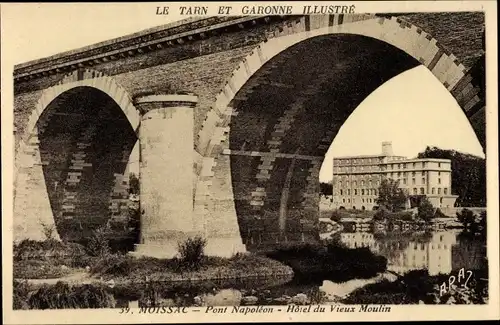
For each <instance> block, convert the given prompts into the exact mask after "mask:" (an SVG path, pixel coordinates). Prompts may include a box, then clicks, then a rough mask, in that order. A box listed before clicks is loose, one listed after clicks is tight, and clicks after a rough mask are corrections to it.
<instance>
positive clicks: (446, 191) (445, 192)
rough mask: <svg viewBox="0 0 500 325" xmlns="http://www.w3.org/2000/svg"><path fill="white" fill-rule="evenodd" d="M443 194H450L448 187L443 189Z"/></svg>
mask: <svg viewBox="0 0 500 325" xmlns="http://www.w3.org/2000/svg"><path fill="white" fill-rule="evenodd" d="M443 192H444V195H447V194H448V188H447V187H445V188H444V189H443Z"/></svg>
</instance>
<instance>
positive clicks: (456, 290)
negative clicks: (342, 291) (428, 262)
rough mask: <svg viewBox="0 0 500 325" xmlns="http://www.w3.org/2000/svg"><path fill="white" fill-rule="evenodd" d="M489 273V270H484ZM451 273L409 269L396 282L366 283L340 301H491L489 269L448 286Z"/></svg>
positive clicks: (413, 302)
mask: <svg viewBox="0 0 500 325" xmlns="http://www.w3.org/2000/svg"><path fill="white" fill-rule="evenodd" d="M485 272H486V273H485ZM449 277H450V275H449V274H439V275H435V276H430V275H429V273H428V271H427V270H413V271H409V272H407V273H406V274H404V275H403V276H400V277H399V278H398V279H397V280H396V281H394V282H390V281H388V280H383V281H380V282H377V283H373V284H369V285H366V286H364V287H362V288H360V289H357V290H355V291H354V292H352V293H351V294H350V295H349V296H348V297H346V298H344V299H342V300H341V302H342V303H345V304H395V305H399V304H485V303H487V301H488V283H487V280H485V279H487V269H483V270H476V272H475V273H474V277H473V278H472V280H471V281H470V282H469V283H468V284H467V288H465V287H463V286H454V287H453V288H452V289H451V290H450V289H449V287H446V290H444V287H443V284H446V285H448V280H449Z"/></svg>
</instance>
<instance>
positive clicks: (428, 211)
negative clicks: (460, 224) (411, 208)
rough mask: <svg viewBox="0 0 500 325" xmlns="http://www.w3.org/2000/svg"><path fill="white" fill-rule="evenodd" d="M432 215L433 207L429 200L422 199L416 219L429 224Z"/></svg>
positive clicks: (433, 212)
mask: <svg viewBox="0 0 500 325" xmlns="http://www.w3.org/2000/svg"><path fill="white" fill-rule="evenodd" d="M434 214H435V211H434V207H433V206H432V204H431V202H430V201H429V199H427V198H426V197H424V198H422V200H421V201H420V204H419V205H418V217H419V218H420V219H421V220H423V221H425V222H430V221H431V220H432V218H434Z"/></svg>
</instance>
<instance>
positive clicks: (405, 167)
mask: <svg viewBox="0 0 500 325" xmlns="http://www.w3.org/2000/svg"><path fill="white" fill-rule="evenodd" d="M384 178H391V179H394V180H397V181H399V186H400V188H403V189H404V190H405V191H406V192H407V194H408V196H409V200H408V202H407V206H406V207H407V208H411V207H415V206H417V205H418V202H419V201H420V199H421V198H422V197H424V196H425V197H427V198H428V199H429V201H430V202H431V203H432V205H433V206H434V207H436V208H441V207H443V208H446V207H453V206H454V205H455V201H456V199H457V197H458V196H457V195H452V191H451V161H450V160H449V159H435V158H423V159H417V158H415V159H408V158H406V157H402V156H395V155H394V154H393V153H392V143H391V142H383V143H382V153H381V154H378V155H367V156H350V157H335V158H334V159H333V179H332V184H333V206H334V207H335V208H341V207H344V208H346V209H362V210H364V209H366V210H373V209H374V208H376V207H377V203H376V199H377V197H378V188H379V186H380V183H381V181H382V180H383V179H384Z"/></svg>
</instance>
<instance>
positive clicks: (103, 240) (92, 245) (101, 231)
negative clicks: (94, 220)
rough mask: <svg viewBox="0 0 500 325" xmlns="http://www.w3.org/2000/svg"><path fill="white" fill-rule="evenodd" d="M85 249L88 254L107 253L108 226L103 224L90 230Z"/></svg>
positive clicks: (101, 254) (108, 249)
mask: <svg viewBox="0 0 500 325" xmlns="http://www.w3.org/2000/svg"><path fill="white" fill-rule="evenodd" d="M85 250H86V251H87V254H89V255H90V256H104V255H107V254H109V252H110V248H109V241H108V227H107V226H103V227H100V228H97V229H96V230H93V231H92V234H91V235H90V238H89V240H88V242H87V243H86V245H85Z"/></svg>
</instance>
